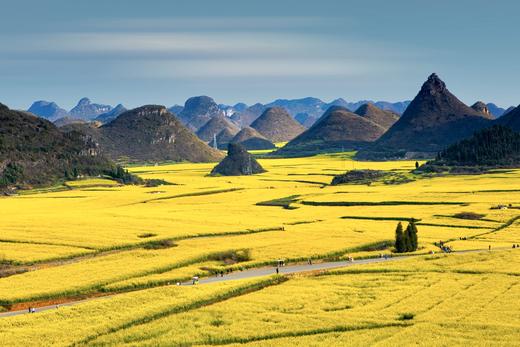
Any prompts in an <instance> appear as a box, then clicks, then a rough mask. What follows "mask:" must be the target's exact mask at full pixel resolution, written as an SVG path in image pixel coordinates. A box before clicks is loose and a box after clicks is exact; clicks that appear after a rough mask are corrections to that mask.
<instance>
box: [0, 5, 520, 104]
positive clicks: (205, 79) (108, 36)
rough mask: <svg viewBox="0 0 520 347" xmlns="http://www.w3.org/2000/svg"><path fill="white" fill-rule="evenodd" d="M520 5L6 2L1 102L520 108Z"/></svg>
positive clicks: (0, 38)
mask: <svg viewBox="0 0 520 347" xmlns="http://www.w3.org/2000/svg"><path fill="white" fill-rule="evenodd" d="M518 13H520V2H517V1H494V2H491V1H480V0H473V1H465V0H458V1H454V0H451V1H445V0H436V1H422V0H415V1H399V0H396V1H374V0H364V1H334V0H330V1H328V0H321V1H290V0H288V1H282V0H278V1H272V0H263V1H252V0H251V1H244V0H241V1H226V0H220V1H210V0H207V1H206V0H204V1H193V0H192V1H154V0H148V1H123V0H111V1H107V0H103V1H100V0H89V1H70V0H68V1H62V0H46V1H36V0H34V1H27V0H25V1H24V0H18V1H4V2H3V4H2V20H0V102H2V103H5V104H7V105H9V106H11V107H14V108H28V107H29V105H30V104H31V103H32V101H34V100H39V99H44V100H51V101H56V102H57V103H58V104H59V105H60V106H62V107H64V108H67V109H69V108H71V107H72V106H74V104H75V103H76V102H77V101H78V100H79V99H80V98H81V97H83V96H88V97H90V98H91V99H92V100H94V101H97V102H101V103H109V104H117V103H119V102H121V103H123V104H125V105H126V106H127V107H135V106H138V105H142V104H149V103H156V104H164V105H167V106H170V105H173V104H175V103H183V102H184V101H185V99H186V98H188V97H190V96H194V95H210V96H212V97H213V98H215V100H216V101H217V102H219V103H220V102H221V103H235V102H241V101H243V102H246V103H254V102H257V101H259V102H267V101H271V100H273V99H276V98H299V97H305V96H315V97H319V98H321V99H323V100H325V101H330V100H332V99H335V98H338V97H343V98H345V99H346V100H348V101H356V100H359V99H376V100H389V101H398V100H405V99H411V98H413V97H414V96H415V94H416V93H417V91H418V88H419V87H420V85H421V84H422V82H423V81H424V80H425V79H426V78H427V76H428V75H429V74H430V73H431V72H437V73H438V74H439V75H440V77H441V78H443V79H444V80H445V82H446V83H447V85H448V88H449V89H450V90H451V91H452V92H453V93H454V94H456V95H457V96H459V98H461V99H462V100H463V101H465V102H466V103H473V102H474V101H476V100H483V101H486V102H495V103H497V104H499V105H502V106H509V105H517V104H519V103H520V93H518V92H519V90H520V87H519V81H520V78H519V77H520V76H519V72H520V59H518V57H519V56H520V46H519V45H518V44H517V41H518V34H520V29H519V26H518V24H517V15H518Z"/></svg>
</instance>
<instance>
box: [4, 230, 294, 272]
mask: <svg viewBox="0 0 520 347" xmlns="http://www.w3.org/2000/svg"><path fill="white" fill-rule="evenodd" d="M281 230H284V228H283V227H268V228H258V229H246V230H239V231H229V232H222V233H201V234H195V235H185V236H179V237H170V238H163V239H153V240H148V241H142V242H138V243H130V244H124V245H116V246H110V247H103V248H94V247H87V246H74V245H68V244H55V243H45V242H37V241H18V240H2V239H0V242H11V243H27V244H42V245H53V246H66V247H75V248H80V249H88V250H93V251H94V252H89V253H81V254H80V253H76V254H71V255H66V256H63V257H56V258H52V259H45V260H41V261H40V260H34V261H30V262H19V261H17V262H13V263H12V264H13V265H37V264H40V265H43V264H48V263H54V262H59V261H67V260H74V259H76V260H79V259H81V258H93V257H100V256H103V255H105V254H107V253H112V252H114V251H129V250H133V249H138V248H144V249H153V248H154V245H156V244H157V243H163V242H175V241H182V240H190V239H197V238H204V237H221V236H223V237H224V236H238V235H247V234H256V233H263V232H269V231H281Z"/></svg>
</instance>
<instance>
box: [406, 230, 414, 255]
mask: <svg viewBox="0 0 520 347" xmlns="http://www.w3.org/2000/svg"><path fill="white" fill-rule="evenodd" d="M412 234H413V231H412V226H411V225H410V224H408V225H407V226H406V230H405V231H404V249H405V252H413V251H414V249H413V244H412V238H413V237H412Z"/></svg>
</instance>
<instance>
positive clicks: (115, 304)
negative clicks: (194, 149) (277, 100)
mask: <svg viewBox="0 0 520 347" xmlns="http://www.w3.org/2000/svg"><path fill="white" fill-rule="evenodd" d="M260 162H261V164H262V166H263V167H264V168H266V169H267V170H268V172H267V173H265V174H261V175H255V176H243V177H208V176H207V174H208V173H209V171H210V170H211V168H212V167H213V165H212V164H189V163H182V164H168V165H159V166H145V167H132V168H130V171H131V172H133V173H135V174H138V175H139V176H141V177H143V178H149V179H162V180H165V181H167V182H170V183H171V185H162V186H158V187H142V186H119V185H116V184H114V183H113V181H109V180H103V179H88V180H82V181H74V182H66V183H65V184H64V185H62V186H56V187H52V188H50V189H44V190H36V191H32V192H27V193H25V194H23V195H20V196H17V197H9V198H2V199H0V208H1V209H2V211H3V216H2V219H1V221H0V230H1V235H0V257H1V259H2V263H3V264H4V265H3V266H2V272H3V273H6V274H7V273H9V274H10V273H15V274H14V275H11V276H8V277H4V278H0V305H2V307H3V309H4V310H8V309H22V308H26V307H29V306H34V305H40V304H41V305H43V304H48V303H60V302H67V301H70V300H74V299H78V298H88V297H91V296H99V295H107V294H117V295H114V296H110V297H107V298H104V299H96V300H93V301H90V302H87V303H83V304H78V305H77V306H74V307H62V308H60V309H59V311H56V312H45V313H38V314H37V315H30V316H20V317H10V318H0V335H1V336H5V340H6V341H9V342H8V343H7V344H16V343H18V342H20V341H23V340H24V339H27V341H33V342H35V341H38V342H41V343H43V344H47V343H49V344H50V343H58V344H62V345H70V344H72V343H79V344H82V343H83V344H99V345H105V344H116V343H120V341H125V342H128V343H129V344H133V345H136V344H139V345H141V344H146V343H147V344H150V345H155V344H168V341H173V342H172V343H177V342H179V341H180V342H182V341H185V342H187V343H188V344H202V345H204V344H206V345H222V344H234V343H247V344H251V345H269V344H271V343H272V344H273V345H283V344H291V343H293V342H294V341H295V340H294V339H297V340H296V341H300V343H301V344H306V345H312V344H317V345H319V344H327V341H329V343H333V341H334V339H335V338H341V339H344V341H347V342H348V343H350V344H352V345H356V344H359V343H356V341H367V342H369V343H370V344H377V343H380V344H381V345H385V344H388V345H393V344H394V343H395V341H397V340H396V339H401V338H404V339H406V341H411V343H412V342H413V341H417V342H421V341H422V342H424V341H423V340H424V339H423V337H425V338H428V339H430V338H432V339H434V338H435V339H437V340H438V341H439V344H443V342H447V341H451V342H453V343H454V344H463V343H466V342H467V341H469V340H470V339H475V338H477V339H478V341H483V342H484V341H488V342H489V343H491V342H493V341H492V340H490V339H496V340H495V341H496V342H498V343H503V344H508V342H511V341H515V340H514V338H515V337H516V338H518V334H517V333H516V330H518V322H519V319H518V307H517V306H515V305H518V303H517V302H516V303H515V302H514V301H515V300H514V297H515V295H516V297H518V294H519V292H518V287H517V279H518V273H517V272H518V268H519V267H518V262H519V261H520V258H519V255H518V253H520V250H518V252H517V251H516V249H511V247H512V245H513V244H517V243H520V225H519V223H520V220H518V221H517V216H518V215H519V213H518V209H516V207H518V206H520V189H518V185H517V182H518V179H519V178H520V171H519V170H502V171H495V172H492V173H489V174H485V175H478V176H477V175H475V176H446V177H434V178H417V177H413V175H411V174H410V173H409V172H410V170H412V169H413V168H414V167H415V162H407V161H399V162H357V161H353V160H351V154H350V153H342V154H334V155H320V156H316V157H311V158H291V159H261V160H260ZM351 169H377V170H386V171H392V172H394V173H400V174H402V175H405V176H407V177H409V178H411V179H412V181H411V182H409V183H405V184H385V183H383V182H376V183H373V184H370V185H366V184H364V185H340V186H332V185H330V182H331V180H332V178H333V176H334V175H335V174H340V173H343V172H345V171H346V170H351ZM500 205H504V206H507V208H496V207H498V206H500ZM509 205H511V206H509ZM468 213H470V215H471V214H473V215H477V216H479V217H478V218H477V219H475V218H472V219H467V217H464V216H466V215H467V214H468ZM461 216H462V218H461ZM410 218H415V219H416V220H417V226H418V229H419V249H418V250H417V252H415V254H419V255H421V257H418V258H417V259H409V260H403V261H398V262H394V263H392V264H373V265H363V266H356V267H353V268H351V269H345V270H338V271H335V272H330V273H328V274H321V275H316V274H314V275H305V276H303V275H302V276H292V277H290V278H288V279H287V278H285V277H284V278H274V279H272V278H259V279H255V280H247V281H233V282H229V283H219V284H208V285H201V286H200V287H198V286H194V287H191V286H190V287H184V286H183V287H176V286H169V285H168V284H173V283H175V282H177V281H184V280H187V279H189V278H191V277H192V276H194V275H200V276H205V275H211V274H212V272H215V271H218V272H219V271H226V270H229V271H231V270H233V271H239V270H240V269H245V268H250V267H261V266H266V265H267V266H272V265H273V264H274V262H275V261H276V260H277V259H285V260H286V261H287V262H289V263H290V262H306V261H307V260H308V259H309V258H312V259H314V261H315V262H319V261H322V260H337V259H346V258H348V257H354V258H362V257H377V256H379V255H380V254H391V253H392V242H393V238H394V231H395V227H396V224H397V223H398V221H399V220H401V221H403V222H406V221H407V220H409V219H410ZM439 241H443V242H445V244H446V245H449V246H451V247H452V248H453V249H454V250H478V249H486V250H487V249H488V247H489V246H491V247H492V250H493V251H494V250H497V252H496V253H495V252H491V253H489V254H488V253H487V252H486V253H485V254H484V253H483V254H481V253H478V254H450V255H447V256H444V255H439V256H437V255H434V256H428V255H427V254H428V253H429V252H430V251H435V252H438V251H439V248H438V247H437V246H436V245H435V243H436V242H439ZM509 249H511V250H509ZM126 292H129V293H126ZM454 297H457V298H458V301H454ZM509 301H512V302H511V303H508V302H509ZM516 301H518V300H516ZM470 303H471V304H473V303H476V304H475V306H474V307H473V306H472V305H470ZM479 305H480V306H479ZM121 307H124V309H123V310H121V309H120V308H121ZM498 311H501V312H504V314H503V315H502V316H501V317H502V318H501V317H499V315H498V314H496V312H498ZM450 312H451V314H450ZM515 312H516V313H515ZM409 314H410V315H413V317H412V318H407V317H408V316H407V315H409ZM402 315H405V316H406V317H405V316H402ZM232 317H240V318H236V319H233V318H232ZM497 319H498V320H497ZM45 322H47V323H45ZM48 322H51V323H50V324H49V323H48ZM64 325H67V326H70V328H71V329H72V330H74V334H65V333H66V332H67V330H68V329H63V328H58V326H60V327H62V326H64ZM179 326H182V327H185V328H183V329H181V330H179V328H176V327H179ZM457 327H459V328H457ZM146 331H151V332H153V333H150V334H149V336H148V337H147V336H145V335H146V334H144V335H143V332H146ZM201 331H204V333H203V334H202V333H201ZM483 331H486V333H485V334H484V333H483ZM426 332H427V333H426ZM423 334H430V335H431V336H425V335H423ZM62 335H63V336H62ZM65 335H67V336H65ZM392 341H394V343H392ZM180 342H179V343H180Z"/></svg>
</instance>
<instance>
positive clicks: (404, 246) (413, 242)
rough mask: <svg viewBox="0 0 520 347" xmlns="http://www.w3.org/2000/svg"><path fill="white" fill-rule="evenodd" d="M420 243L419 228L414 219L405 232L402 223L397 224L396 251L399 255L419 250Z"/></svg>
mask: <svg viewBox="0 0 520 347" xmlns="http://www.w3.org/2000/svg"><path fill="white" fill-rule="evenodd" d="M418 246H419V243H418V241H417V226H416V225H415V221H414V220H413V219H412V220H411V221H410V223H408V226H407V227H406V230H404V231H403V225H402V224H401V222H399V224H397V228H396V229H395V250H396V252H397V253H405V252H413V251H416V250H417V247H418Z"/></svg>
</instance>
